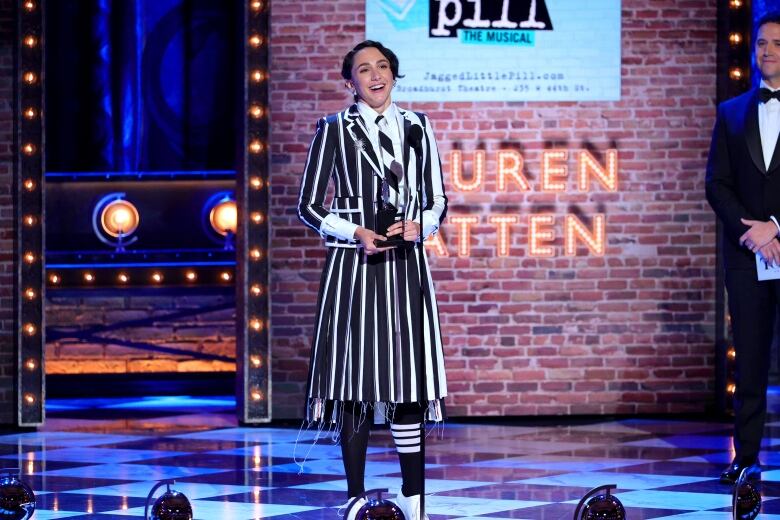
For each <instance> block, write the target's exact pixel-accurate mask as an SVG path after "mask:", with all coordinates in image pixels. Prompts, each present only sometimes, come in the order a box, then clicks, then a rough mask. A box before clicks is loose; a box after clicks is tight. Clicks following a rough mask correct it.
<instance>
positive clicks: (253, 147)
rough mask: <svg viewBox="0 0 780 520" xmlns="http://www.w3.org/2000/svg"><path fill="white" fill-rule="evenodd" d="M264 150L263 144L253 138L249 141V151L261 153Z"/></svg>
mask: <svg viewBox="0 0 780 520" xmlns="http://www.w3.org/2000/svg"><path fill="white" fill-rule="evenodd" d="M263 150H265V145H264V144H263V143H262V142H261V141H258V140H257V139H255V140H254V141H252V142H251V143H249V151H250V152H252V153H261V152H263Z"/></svg>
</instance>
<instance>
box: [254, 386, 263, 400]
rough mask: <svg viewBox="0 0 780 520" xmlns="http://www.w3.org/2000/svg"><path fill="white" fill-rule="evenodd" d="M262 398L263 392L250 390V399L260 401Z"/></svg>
mask: <svg viewBox="0 0 780 520" xmlns="http://www.w3.org/2000/svg"><path fill="white" fill-rule="evenodd" d="M262 398H263V392H261V391H260V390H257V389H255V390H252V400H253V401H260V400H261V399H262Z"/></svg>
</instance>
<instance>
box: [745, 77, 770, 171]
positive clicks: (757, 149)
mask: <svg viewBox="0 0 780 520" xmlns="http://www.w3.org/2000/svg"><path fill="white" fill-rule="evenodd" d="M745 139H746V140H747V147H748V151H749V152H750V158H751V159H752V160H753V163H754V164H755V165H756V168H758V169H759V171H761V173H763V174H764V175H766V174H767V168H766V165H765V164H764V154H763V152H762V151H761V134H760V133H759V130H758V89H756V91H755V92H754V94H753V95H752V96H751V97H750V101H748V104H747V113H746V114H745Z"/></svg>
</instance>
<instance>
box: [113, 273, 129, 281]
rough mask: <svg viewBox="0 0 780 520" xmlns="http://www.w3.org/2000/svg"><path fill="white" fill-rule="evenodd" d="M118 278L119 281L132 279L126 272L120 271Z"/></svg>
mask: <svg viewBox="0 0 780 520" xmlns="http://www.w3.org/2000/svg"><path fill="white" fill-rule="evenodd" d="M116 279H117V280H119V283H127V282H129V281H130V277H129V276H127V274H126V273H119V274H118V275H117V277H116Z"/></svg>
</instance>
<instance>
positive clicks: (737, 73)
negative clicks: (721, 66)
mask: <svg viewBox="0 0 780 520" xmlns="http://www.w3.org/2000/svg"><path fill="white" fill-rule="evenodd" d="M729 77H730V78H731V79H733V80H734V81H738V80H740V79H742V69H740V68H739V67H732V68H731V69H730V70H729Z"/></svg>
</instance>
